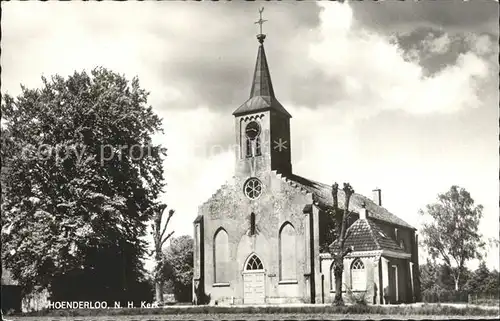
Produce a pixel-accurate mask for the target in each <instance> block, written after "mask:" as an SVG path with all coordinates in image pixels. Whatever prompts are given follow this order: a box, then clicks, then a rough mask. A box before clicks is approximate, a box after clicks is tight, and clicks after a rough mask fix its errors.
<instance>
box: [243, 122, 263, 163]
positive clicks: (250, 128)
mask: <svg viewBox="0 0 500 321" xmlns="http://www.w3.org/2000/svg"><path fill="white" fill-rule="evenodd" d="M259 135H260V125H259V123H258V122H256V121H251V122H249V123H248V124H247V126H246V127H245V136H246V149H247V151H246V156H247V157H252V156H259V155H261V147H260V139H259Z"/></svg>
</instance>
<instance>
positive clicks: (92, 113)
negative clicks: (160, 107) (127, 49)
mask: <svg viewBox="0 0 500 321" xmlns="http://www.w3.org/2000/svg"><path fill="white" fill-rule="evenodd" d="M42 80H43V85H42V87H41V88H40V89H28V88H26V87H24V86H22V87H21V88H22V92H21V94H20V95H19V96H18V97H17V98H13V97H11V96H9V95H4V96H3V97H2V104H1V111H2V122H3V128H2V129H3V130H2V141H3V142H4V141H6V143H5V144H2V165H3V166H7V167H8V169H9V170H8V171H7V173H6V174H5V175H4V176H3V178H4V185H5V191H3V192H4V193H3V199H2V218H1V220H2V262H3V263H4V264H5V267H6V268H7V269H9V270H10V271H11V272H12V274H13V276H14V278H15V279H16V280H18V281H19V283H20V285H21V286H22V288H23V290H24V291H25V292H27V293H29V292H31V291H33V290H34V289H36V288H41V289H43V288H46V289H49V290H50V291H51V292H52V295H53V299H54V300H55V298H57V297H59V298H61V299H63V300H71V299H73V298H84V299H87V300H90V299H104V298H107V299H110V300H116V299H117V298H119V297H120V296H121V295H122V294H123V293H133V292H134V291H135V290H134V289H135V286H134V284H135V283H137V282H140V281H144V280H142V279H143V275H144V269H143V264H142V262H141V260H140V259H141V258H142V257H143V256H144V254H145V251H146V242H145V241H143V240H142V239H141V238H142V237H143V236H145V233H146V227H147V222H148V221H149V219H150V213H147V212H146V210H147V209H148V208H150V207H151V206H152V204H153V202H154V200H155V199H157V197H158V194H159V193H160V192H161V191H162V188H163V185H164V183H163V181H162V180H163V168H162V162H163V161H162V156H164V155H165V151H164V149H163V148H161V146H157V145H153V144H152V140H151V137H152V135H153V134H155V133H158V132H160V133H161V132H162V129H161V119H160V118H159V117H158V116H157V115H156V114H155V113H154V112H153V111H152V108H151V107H150V106H149V107H148V106H147V96H148V93H147V92H146V91H145V90H144V89H142V88H141V87H140V86H139V81H138V79H137V78H134V79H133V80H132V81H131V82H129V81H128V80H127V79H125V77H124V76H122V75H119V74H116V73H114V72H111V71H108V70H106V69H104V68H96V69H94V70H92V71H91V74H90V75H89V74H87V73H86V72H80V73H78V72H75V73H74V74H73V75H71V76H69V77H68V78H67V79H64V78H63V77H60V76H54V77H52V78H51V79H50V80H48V79H46V78H43V77H42Z"/></svg>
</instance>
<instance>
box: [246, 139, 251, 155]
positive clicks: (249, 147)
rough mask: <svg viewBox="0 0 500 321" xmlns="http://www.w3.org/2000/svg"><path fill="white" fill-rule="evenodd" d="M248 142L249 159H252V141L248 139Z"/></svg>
mask: <svg viewBox="0 0 500 321" xmlns="http://www.w3.org/2000/svg"><path fill="white" fill-rule="evenodd" d="M246 142H247V157H252V141H251V140H250V139H248V138H247V139H246Z"/></svg>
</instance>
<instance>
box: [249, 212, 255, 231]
mask: <svg viewBox="0 0 500 321" xmlns="http://www.w3.org/2000/svg"><path fill="white" fill-rule="evenodd" d="M250 235H255V213H253V212H252V213H251V214H250Z"/></svg>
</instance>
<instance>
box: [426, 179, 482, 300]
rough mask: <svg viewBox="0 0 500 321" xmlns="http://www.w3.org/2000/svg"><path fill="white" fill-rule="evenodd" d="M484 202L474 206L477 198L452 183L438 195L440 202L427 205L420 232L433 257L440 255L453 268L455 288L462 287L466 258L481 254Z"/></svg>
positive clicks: (476, 256) (469, 258) (478, 256)
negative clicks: (444, 191) (479, 229)
mask: <svg viewBox="0 0 500 321" xmlns="http://www.w3.org/2000/svg"><path fill="white" fill-rule="evenodd" d="M482 209H483V207H482V206H481V205H477V206H474V200H473V199H472V197H471V196H470V194H469V193H468V192H467V191H466V190H465V189H463V188H460V187H458V186H452V187H451V189H450V190H449V191H448V192H447V193H445V194H440V195H438V202H437V203H434V204H430V205H427V207H426V211H425V212H424V211H422V210H420V211H419V213H420V215H422V216H427V217H430V218H431V220H430V222H428V223H425V224H423V228H422V230H421V235H422V237H423V242H422V243H423V245H424V246H425V247H426V248H427V249H428V251H429V254H430V255H431V257H432V258H440V259H442V260H443V262H444V264H446V265H447V266H448V267H449V268H450V269H451V270H452V274H453V279H454V281H455V290H459V288H460V284H461V282H460V281H461V280H460V279H461V277H462V275H463V272H464V268H465V264H466V262H467V261H469V260H471V259H474V258H481V252H480V251H481V249H482V248H484V245H485V243H484V242H483V241H482V240H481V238H482V237H481V235H480V234H479V232H478V226H479V222H480V220H481V217H482Z"/></svg>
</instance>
